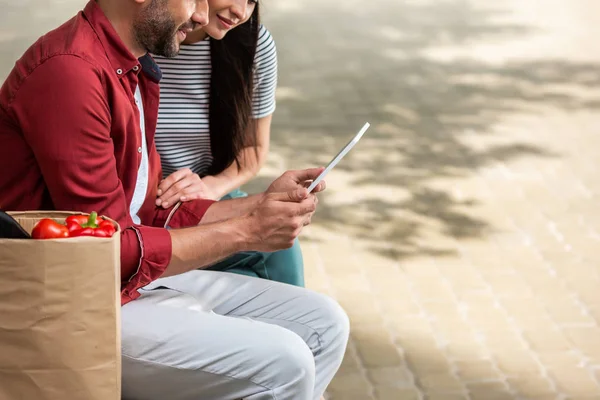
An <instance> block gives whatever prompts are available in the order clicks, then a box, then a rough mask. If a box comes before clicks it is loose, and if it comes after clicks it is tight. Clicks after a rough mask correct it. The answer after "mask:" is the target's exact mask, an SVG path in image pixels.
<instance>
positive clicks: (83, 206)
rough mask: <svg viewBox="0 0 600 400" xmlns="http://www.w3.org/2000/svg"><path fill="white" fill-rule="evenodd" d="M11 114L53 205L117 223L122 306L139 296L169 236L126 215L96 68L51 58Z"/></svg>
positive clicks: (161, 260)
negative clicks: (139, 224)
mask: <svg viewBox="0 0 600 400" xmlns="http://www.w3.org/2000/svg"><path fill="white" fill-rule="evenodd" d="M64 93H68V95H65V94H64ZM10 112H11V113H12V115H13V117H14V118H16V120H17V121H18V122H19V124H20V126H21V129H22V134H23V136H24V138H25V140H27V142H28V144H29V145H30V146H31V149H32V151H33V153H34V155H35V158H36V162H37V166H36V168H38V167H39V168H40V172H41V174H42V175H43V178H44V181H45V183H46V186H47V189H48V192H49V196H50V198H51V200H52V203H53V205H54V208H55V209H57V210H67V211H82V212H92V211H97V212H98V214H99V215H106V216H109V217H111V218H112V219H114V220H116V221H117V222H118V223H119V225H120V226H121V229H122V233H121V283H122V286H121V290H122V303H126V302H127V301H129V300H132V299H135V298H136V297H138V296H139V294H138V293H137V289H138V288H139V287H141V286H144V285H145V284H148V283H150V282H151V281H153V280H155V279H157V278H158V277H160V276H161V275H162V274H163V273H164V271H165V269H166V268H167V266H168V265H169V262H170V260H171V252H172V247H171V246H172V245H171V237H170V234H169V232H168V231H167V230H166V229H164V228H160V227H152V226H135V225H134V224H133V221H132V219H131V217H130V215H129V206H128V203H127V199H126V195H125V192H124V190H123V186H122V182H121V180H120V179H119V175H118V172H117V163H116V159H115V155H114V147H113V146H114V144H113V140H112V138H111V114H110V107H109V105H108V104H107V100H106V95H105V90H104V87H103V82H102V75H101V72H100V71H99V69H98V68H96V67H95V66H94V65H92V64H90V62H89V61H87V60H84V59H82V58H80V57H78V56H73V55H59V56H55V57H52V58H50V59H48V60H46V61H45V62H44V63H43V64H41V65H39V66H37V68H36V69H35V71H33V72H32V73H31V74H29V75H28V76H27V77H26V78H25V80H24V81H23V82H22V83H21V85H20V87H19V89H18V91H17V93H16V95H15V96H14V98H13V100H12V101H11V103H10ZM201 208H202V207H199V209H198V212H200V211H201ZM194 219H195V218H194Z"/></svg>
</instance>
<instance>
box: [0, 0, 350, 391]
mask: <svg viewBox="0 0 600 400" xmlns="http://www.w3.org/2000/svg"><path fill="white" fill-rule="evenodd" d="M206 15H207V4H206V0H97V1H95V0H92V1H90V2H89V3H88V4H87V6H86V7H85V9H84V11H83V12H81V13H79V14H78V15H77V16H76V17H74V18H73V19H71V20H70V21H68V22H67V23H65V24H64V25H62V26H61V27H59V28H58V29H56V30H54V31H52V32H50V33H48V34H46V35H45V36H43V37H42V38H40V39H39V40H38V41H37V42H36V43H35V44H34V45H33V46H32V47H31V48H30V49H29V50H28V51H27V52H26V53H25V54H24V55H23V57H22V58H21V59H20V60H18V61H17V63H16V65H15V68H14V69H13V71H12V72H11V74H10V75H9V77H8V78H7V80H6V82H5V83H4V85H3V86H2V89H1V90H0V139H1V141H2V146H1V147H0V170H2V171H3V172H2V174H0V193H2V194H1V195H0V203H1V204H2V205H3V207H4V208H5V209H9V210H31V209H58V210H74V211H86V212H91V211H94V210H95V211H98V212H99V214H101V215H107V216H110V217H112V218H114V219H116V220H117V221H118V222H119V224H120V225H121V228H122V230H123V233H122V238H121V249H122V257H121V265H122V304H123V307H122V335H123V336H122V342H123V396H124V398H128V399H145V400H151V399H160V400H165V399H169V400H188V399H189V400H192V399H194V400H197V399H241V398H244V399H248V400H250V399H252V400H256V399H279V400H282V399H294V400H298V399H306V400H308V399H318V398H319V396H320V395H321V394H322V393H323V392H324V390H325V388H326V386H327V385H328V383H329V382H330V381H331V379H332V378H333V376H334V374H335V373H336V371H337V369H338V368H339V365H340V363H341V360H342V357H343V354H344V351H345V347H346V343H347V339H348V330H349V327H348V320H347V317H346V315H345V313H344V312H343V311H342V310H341V308H340V307H339V306H338V305H337V303H335V302H333V301H332V300H330V299H328V298H326V297H324V296H322V295H319V294H316V293H313V292H310V291H308V290H305V289H301V288H296V287H292V286H288V285H282V284H277V283H274V282H270V281H266V280H260V279H252V278H248V277H245V276H239V275H234V274H228V273H219V272H212V271H198V270H197V268H201V267H206V266H209V265H211V264H213V263H215V262H217V261H218V260H221V259H223V258H225V257H227V256H230V255H231V254H233V253H236V252H239V251H246V250H258V251H275V250H278V249H283V248H287V247H289V246H291V244H292V242H293V241H294V239H295V238H296V236H297V235H298V234H299V232H300V230H301V229H302V227H303V226H304V225H306V224H308V223H310V218H311V216H312V214H313V213H314V211H315V208H316V197H315V196H314V195H313V194H309V193H307V191H306V189H305V188H304V187H303V185H304V184H305V182H306V181H307V180H311V179H314V178H315V177H316V176H317V175H318V173H319V172H320V171H321V170H320V169H312V170H304V171H290V172H287V173H285V174H284V175H282V176H281V177H280V178H278V179H277V180H275V181H274V182H273V183H272V184H271V186H270V187H269V189H268V190H267V191H266V192H265V193H262V194H260V195H256V196H251V197H249V198H247V199H238V200H231V201H223V202H217V203H213V202H211V201H202V200H201V201H195V202H189V203H185V204H178V206H177V207H174V208H171V209H168V210H164V211H163V210H160V209H158V208H157V207H156V206H155V205H154V200H155V198H156V190H157V189H156V188H157V186H158V182H159V179H160V177H161V171H160V160H159V158H158V155H157V153H156V149H155V145H154V129H155V126H156V119H157V109H158V93H159V91H158V81H159V79H160V70H159V68H158V67H157V66H156V64H155V63H154V62H153V60H152V58H151V57H150V56H148V55H147V53H148V51H150V52H152V53H156V54H162V55H166V56H173V55H175V54H177V52H178V50H179V44H180V43H181V41H182V40H183V39H184V38H185V37H186V34H187V32H190V31H191V30H192V29H193V28H194V26H195V25H196V24H206V22H207V17H206ZM322 189H324V186H322V187H320V188H319V190H322ZM165 226H167V227H168V228H165ZM282 268H285V266H282ZM159 278H160V279H159Z"/></svg>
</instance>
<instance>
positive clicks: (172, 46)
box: [133, 0, 189, 57]
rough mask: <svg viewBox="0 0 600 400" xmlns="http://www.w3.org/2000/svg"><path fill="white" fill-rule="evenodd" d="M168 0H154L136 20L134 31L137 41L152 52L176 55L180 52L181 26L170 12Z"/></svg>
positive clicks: (161, 54) (170, 55) (166, 55)
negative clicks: (179, 32)
mask: <svg viewBox="0 0 600 400" xmlns="http://www.w3.org/2000/svg"><path fill="white" fill-rule="evenodd" d="M167 1H168V0H153V1H152V3H150V5H148V7H147V8H145V9H144V10H143V11H142V13H141V15H139V16H138V18H136V20H135V21H134V23H133V33H134V35H135V39H136V40H137V42H138V43H139V44H140V45H141V46H142V47H144V48H145V49H146V50H148V51H149V52H150V53H152V54H156V55H159V56H163V57H175V56H176V55H177V54H178V53H179V43H178V42H177V39H176V37H177V30H178V29H179V28H178V27H177V24H176V23H175V21H173V18H172V17H171V15H170V14H169V10H168V8H167ZM188 24H189V23H188ZM188 24H185V25H188Z"/></svg>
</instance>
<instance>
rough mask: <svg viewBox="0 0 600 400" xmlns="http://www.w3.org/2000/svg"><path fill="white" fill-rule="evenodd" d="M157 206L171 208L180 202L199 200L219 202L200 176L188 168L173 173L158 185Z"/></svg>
mask: <svg viewBox="0 0 600 400" xmlns="http://www.w3.org/2000/svg"><path fill="white" fill-rule="evenodd" d="M157 196H158V198H157V199H156V205H157V206H162V207H163V208H169V207H171V206H172V205H174V204H176V203H177V202H178V201H191V200H197V199H210V200H218V199H217V197H216V195H215V193H213V191H212V190H211V188H209V187H208V186H207V185H206V184H205V183H204V182H202V179H201V178H200V176H198V174H195V173H193V172H192V171H191V170H190V169H188V168H183V169H180V170H178V171H175V172H173V173H172V174H171V175H169V176H168V177H166V178H165V179H163V180H162V181H161V182H160V184H159V185H158V192H157Z"/></svg>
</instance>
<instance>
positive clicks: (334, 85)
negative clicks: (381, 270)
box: [265, 0, 600, 259]
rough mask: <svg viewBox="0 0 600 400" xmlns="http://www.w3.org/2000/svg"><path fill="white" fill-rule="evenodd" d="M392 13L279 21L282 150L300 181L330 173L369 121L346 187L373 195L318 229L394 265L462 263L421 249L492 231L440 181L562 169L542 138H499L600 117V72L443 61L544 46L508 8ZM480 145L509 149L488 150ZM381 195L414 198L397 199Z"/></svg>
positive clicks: (289, 16)
mask: <svg viewBox="0 0 600 400" xmlns="http://www.w3.org/2000/svg"><path fill="white" fill-rule="evenodd" d="M380 3H384V4H385V6H382V4H379V3H378V5H379V6H378V7H375V6H373V7H368V8H367V7H357V8H354V9H350V8H351V7H348V8H343V9H341V8H339V7H338V6H337V5H334V4H330V3H327V2H321V3H318V2H312V1H311V2H309V4H307V5H306V7H303V8H301V9H293V10H291V11H286V10H285V9H283V10H278V11H277V12H273V11H272V10H267V18H266V19H265V21H266V22H265V24H266V25H267V26H268V28H269V29H270V30H271V32H272V33H273V35H274V37H275V39H276V41H277V47H278V52H279V65H280V79H279V88H280V90H279V92H278V104H277V112H276V113H275V116H274V121H273V129H272V139H271V141H272V149H273V151H274V153H276V154H277V155H279V156H280V157H281V158H282V159H284V160H286V161H287V164H288V167H289V168H305V167H312V166H315V165H324V164H326V163H327V162H329V160H330V159H331V157H332V156H333V155H335V154H336V153H337V151H338V150H339V149H340V148H341V146H343V145H344V144H345V142H346V141H347V140H348V139H349V138H350V137H351V136H352V134H353V133H354V132H356V131H357V130H358V129H359V128H360V127H361V126H362V125H363V124H364V122H365V121H370V122H371V123H372V125H373V127H372V129H371V130H370V131H369V132H368V133H367V134H366V135H365V137H364V138H363V139H362V140H361V142H360V143H359V145H358V146H357V149H356V150H355V151H353V152H352V153H350V155H348V156H347V157H346V158H345V159H344V160H343V162H342V163H340V164H339V165H338V166H337V167H336V171H343V172H345V173H346V176H350V177H351V178H350V182H348V185H347V186H349V187H352V188H353V189H356V190H363V191H364V192H366V194H365V193H363V195H362V196H358V197H356V198H355V199H354V200H353V201H346V202H340V201H333V200H332V199H333V198H334V197H335V198H338V197H339V196H334V194H332V193H327V192H326V193H324V194H323V195H322V196H321V198H322V201H321V203H320V206H319V210H318V213H317V215H316V216H315V218H314V222H313V223H316V224H320V225H322V226H324V227H326V228H327V229H332V230H343V231H345V232H348V233H349V234H351V235H352V236H353V237H357V238H366V239H369V238H370V239H373V238H374V236H376V237H377V240H378V241H380V242H387V243H388V245H387V246H384V247H386V248H378V247H377V246H374V247H373V251H376V252H378V253H380V254H384V255H386V256H388V257H390V258H393V259H404V258H407V257H411V256H417V255H425V254H430V255H438V256H439V255H442V256H443V255H451V254H453V249H452V248H443V247H441V248H437V247H435V246H434V245H431V244H426V243H423V242H424V240H423V237H424V236H423V232H424V229H425V228H426V226H431V224H435V226H437V227H439V228H438V230H439V232H438V233H439V234H442V235H444V236H446V237H449V238H458V239H463V238H485V237H486V235H488V234H489V233H490V232H493V231H494V227H493V226H491V225H490V223H489V222H488V221H486V220H484V219H483V218H481V217H480V216H475V215H474V213H472V212H470V208H472V207H473V206H476V205H477V202H476V201H475V199H474V198H461V199H457V197H456V196H455V194H453V193H452V192H451V191H449V190H447V189H446V190H444V189H440V188H439V187H438V186H439V185H438V186H435V185H433V181H434V180H439V179H440V178H442V179H443V178H452V179H460V178H467V177H470V176H473V175H475V174H477V173H478V170H480V169H481V168H484V167H489V166H490V165H498V164H502V163H509V162H511V161H513V160H515V159H518V158H521V157H545V158H553V157H559V156H560V155H559V154H557V153H556V152H555V151H553V150H550V149H548V148H545V147H544V144H543V143H540V142H539V141H536V139H535V132H527V136H524V137H523V138H522V140H515V139H511V138H510V137H508V138H507V137H505V136H503V134H502V133H501V132H499V131H496V130H495V127H496V126H497V125H498V124H499V123H501V122H502V121H503V120H504V119H505V118H506V117H507V116H511V115H523V114H525V115H527V114H538V113H541V112H543V111H547V110H548V109H560V110H583V109H597V108H598V107H599V106H600V95H599V94H598V92H597V89H598V88H600V65H595V64H591V63H571V62H568V61H565V60H550V61H549V60H545V59H544V60H541V59H540V60H532V61H519V62H510V63H509V62H506V63H503V64H493V63H485V62H483V61H478V60H476V59H474V58H466V57H462V58H452V57H450V58H448V57H446V58H444V57H434V56H432V55H431V53H432V52H433V53H435V50H436V49H440V48H441V49H444V48H462V47H464V46H471V45H473V44H475V43H482V42H483V43H487V42H490V43H501V42H502V41H508V40H515V39H519V38H521V37H523V38H525V37H528V36H531V35H536V34H537V33H538V32H537V31H536V30H535V29H534V28H531V27H528V26H524V25H519V24H514V23H511V22H507V21H510V17H511V16H510V14H509V13H508V12H507V10H505V9H503V8H502V7H503V6H502V5H495V6H493V7H489V8H480V7H475V6H474V5H472V4H470V3H469V2H465V1H460V0H450V1H440V2H435V3H427V4H423V5H419V4H413V2H398V1H393V2H392V1H390V2H387V1H383V2H380ZM594 90H596V92H595V93H594V92H593V91H594ZM513 136H514V135H513ZM478 137H481V138H484V137H485V138H486V139H499V140H495V142H501V143H497V144H487V145H485V146H483V147H482V146H480V145H479V143H478V142H477V138H478ZM474 138H475V139H474ZM488 141H489V140H488ZM335 185H336V183H335V182H332V181H330V188H333V187H335ZM382 188H391V189H396V190H398V191H402V192H403V193H405V195H402V196H400V197H397V196H395V197H394V196H392V197H390V196H387V195H385V194H383V193H381V189H382ZM359 211H360V212H359ZM357 214H359V215H360V217H357ZM425 222H429V223H427V224H426V223H425Z"/></svg>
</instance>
